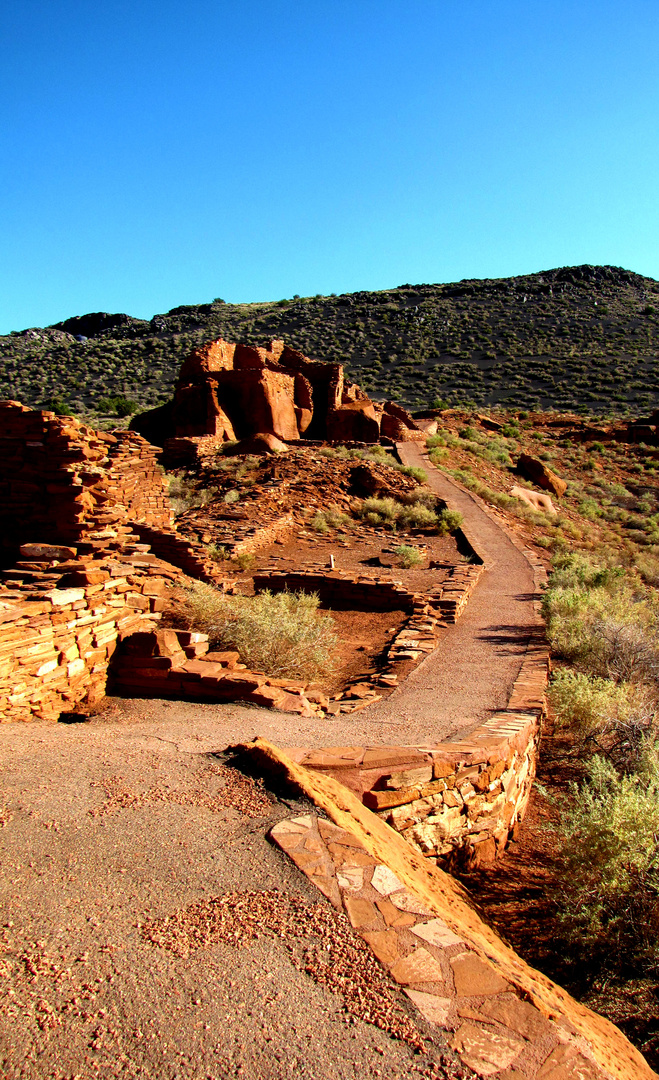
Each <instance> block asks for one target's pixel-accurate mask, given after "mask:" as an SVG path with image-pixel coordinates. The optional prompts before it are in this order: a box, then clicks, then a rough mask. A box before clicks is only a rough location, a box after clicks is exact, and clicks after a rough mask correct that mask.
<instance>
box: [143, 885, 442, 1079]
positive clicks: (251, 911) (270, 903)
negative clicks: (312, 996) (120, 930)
mask: <svg viewBox="0 0 659 1080" xmlns="http://www.w3.org/2000/svg"><path fill="white" fill-rule="evenodd" d="M141 932H142V937H143V938H144V940H145V941H148V942H150V943H151V944H152V945H159V946H162V947H163V948H166V949H170V950H171V951H172V952H174V953H176V954H177V955H179V956H187V955H188V954H189V952H190V950H191V949H199V948H209V947H210V946H212V945H217V944H225V945H232V946H233V947H235V948H242V947H246V946H248V945H249V944H250V943H251V942H252V941H255V940H257V939H258V938H261V937H265V936H268V937H269V936H271V935H273V934H274V935H276V937H277V938H278V939H279V940H280V941H281V942H282V943H283V944H284V945H285V947H286V948H287V949H288V950H289V952H290V955H291V962H292V963H293V965H294V966H295V967H296V968H297V969H298V970H299V971H304V972H305V973H306V974H307V975H309V976H310V977H311V978H312V979H313V980H314V981H315V982H317V983H321V984H322V985H324V986H327V988H328V989H329V990H331V991H332V992H333V993H335V994H338V995H339V996H340V997H341V998H342V999H343V1004H344V1007H345V1010H346V1012H347V1013H348V1015H349V1016H350V1017H352V1018H354V1019H356V1020H363V1021H364V1022H365V1023H367V1024H373V1025H374V1026H375V1027H378V1028H380V1030H382V1031H386V1032H387V1033H388V1034H389V1035H391V1037H392V1038H394V1039H398V1040H399V1041H401V1042H405V1043H407V1044H408V1046H411V1047H413V1048H414V1049H415V1050H417V1051H419V1052H422V1051H424V1050H425V1044H424V1041H423V1036H422V1034H421V1032H420V1031H419V1030H418V1028H417V1027H416V1025H415V1024H414V1022H413V1021H412V1020H410V1018H409V1017H408V1016H407V1015H406V1014H405V1013H404V1012H403V1010H402V1009H401V1008H400V1006H399V1005H398V1003H397V1001H396V998H395V992H394V989H393V987H392V985H391V983H390V980H389V978H388V977H387V975H386V974H385V972H384V971H383V969H382V967H381V966H380V964H379V963H378V961H377V960H376V959H375V957H374V956H373V954H372V952H371V950H370V949H369V947H368V945H367V944H366V943H365V942H364V941H362V939H361V938H358V937H356V935H355V934H354V932H353V930H352V928H351V926H350V923H349V922H348V920H347V918H346V917H345V915H343V914H339V913H337V912H335V911H334V910H333V909H332V908H330V907H326V906H325V905H323V904H311V903H309V902H308V901H307V900H305V899H304V898H303V897H300V896H290V897H289V896H284V894H283V893H281V892H279V890H277V889H272V890H266V891H263V892H231V893H226V894H225V895H223V896H216V897H213V898H212V899H210V900H199V901H196V902H195V903H193V904H190V905H188V906H187V907H185V908H182V909H181V910H180V911H177V912H175V913H174V914H173V915H167V916H165V917H164V918H163V919H156V920H154V921H152V922H146V923H144V924H143V925H142V927H141ZM298 942H302V953H301V955H300V954H299V952H298V950H297V949H296V947H295V946H296V944H297V943H298ZM427 1075H428V1076H429V1077H431V1076H432V1075H433V1074H432V1073H428V1074H427Z"/></svg>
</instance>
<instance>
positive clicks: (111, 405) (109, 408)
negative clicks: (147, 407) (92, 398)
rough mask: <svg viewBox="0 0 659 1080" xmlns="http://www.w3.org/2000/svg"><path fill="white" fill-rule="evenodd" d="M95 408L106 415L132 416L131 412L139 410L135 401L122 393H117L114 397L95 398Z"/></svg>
mask: <svg viewBox="0 0 659 1080" xmlns="http://www.w3.org/2000/svg"><path fill="white" fill-rule="evenodd" d="M96 408H97V409H98V411H99V412H101V413H105V414H106V415H108V416H121V417H125V416H132V415H133V413H136V412H139V408H140V407H139V405H138V404H137V402H136V401H130V400H129V399H128V398H126V397H124V396H123V395H121V394H120V395H117V396H116V397H100V398H97V400H96Z"/></svg>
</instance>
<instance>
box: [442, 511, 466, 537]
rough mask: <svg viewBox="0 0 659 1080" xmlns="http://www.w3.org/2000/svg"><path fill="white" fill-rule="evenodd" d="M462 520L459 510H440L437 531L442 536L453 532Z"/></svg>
mask: <svg viewBox="0 0 659 1080" xmlns="http://www.w3.org/2000/svg"><path fill="white" fill-rule="evenodd" d="M463 520H464V519H463V517H462V514H461V513H460V511H459V510H442V511H441V513H440V515H439V532H440V533H441V535H442V536H445V535H446V534H447V533H454V532H455V531H456V530H457V529H459V528H460V526H461V525H462V522H463Z"/></svg>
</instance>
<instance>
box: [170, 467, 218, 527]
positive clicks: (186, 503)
mask: <svg viewBox="0 0 659 1080" xmlns="http://www.w3.org/2000/svg"><path fill="white" fill-rule="evenodd" d="M166 479H167V481H168V489H167V490H168V494H169V499H170V502H171V504H172V509H173V511H174V514H175V516H176V517H178V516H179V514H184V513H185V511H186V510H190V509H191V508H192V507H193V506H206V505H207V503H209V502H211V500H212V499H213V497H214V495H215V492H214V491H212V490H210V489H209V488H198V487H196V486H195V483H194V480H193V479H191V478H189V477H187V476H185V475H182V476H177V475H175V474H174V475H171V476H168V477H166Z"/></svg>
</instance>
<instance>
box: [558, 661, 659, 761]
mask: <svg viewBox="0 0 659 1080" xmlns="http://www.w3.org/2000/svg"><path fill="white" fill-rule="evenodd" d="M548 697H549V702H550V704H551V706H552V708H553V709H554V713H555V722H556V726H557V727H567V728H569V729H570V730H571V731H573V732H574V733H575V734H577V735H579V736H580V737H581V738H582V739H584V740H590V741H591V743H593V744H596V745H597V746H598V747H599V748H600V749H605V750H606V751H607V752H609V753H610V754H612V755H614V756H615V758H616V760H617V761H618V762H624V764H625V767H626V768H627V769H629V768H631V767H632V765H633V763H634V761H635V760H636V759H637V757H638V754H639V751H640V749H641V746H642V741H643V738H644V736H645V735H646V734H647V733H648V732H649V730H650V728H651V727H652V726H653V724H654V716H655V704H654V701H653V699H652V697H651V696H650V695H649V694H648V693H647V691H646V690H644V689H643V688H640V687H638V686H635V685H633V684H632V683H628V682H616V681H615V680H613V679H603V678H601V677H600V676H597V675H586V674H585V673H584V672H580V671H571V670H567V669H562V670H560V671H557V672H556V674H555V675H554V678H553V679H552V682H551V685H550V687H549V692H548Z"/></svg>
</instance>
